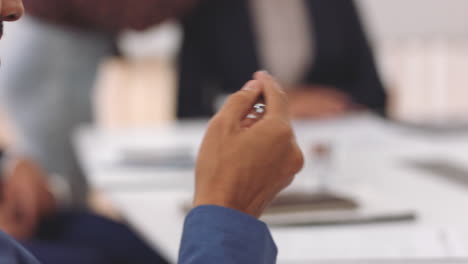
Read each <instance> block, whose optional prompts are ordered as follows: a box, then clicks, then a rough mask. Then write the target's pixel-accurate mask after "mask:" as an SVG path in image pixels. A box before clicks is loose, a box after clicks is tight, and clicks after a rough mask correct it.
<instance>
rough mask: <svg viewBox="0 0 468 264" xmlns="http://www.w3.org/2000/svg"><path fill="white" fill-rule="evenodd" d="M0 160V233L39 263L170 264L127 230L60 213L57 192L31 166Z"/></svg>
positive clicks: (91, 216)
mask: <svg viewBox="0 0 468 264" xmlns="http://www.w3.org/2000/svg"><path fill="white" fill-rule="evenodd" d="M0 156H1V158H0V164H2V165H3V166H2V168H1V169H0V171H1V173H0V176H1V178H0V182H1V183H2V184H1V185H0V193H1V194H2V195H1V199H0V230H2V231H3V232H5V233H7V234H9V235H10V236H12V237H13V238H15V239H17V240H18V241H20V243H21V244H22V245H23V247H24V248H26V249H27V250H28V251H29V252H30V253H32V254H33V255H34V256H35V257H36V258H37V259H38V260H39V261H40V262H41V263H47V264H61V263H69V264H75V263H76V264H130V263H132V264H133V263H141V264H143V263H155V264H166V263H167V262H166V260H164V259H163V258H162V257H161V256H159V255H158V253H156V252H155V251H154V250H153V249H152V248H151V247H150V246H149V245H147V244H146V243H145V242H143V241H142V240H141V239H140V238H139V237H138V236H137V235H136V234H134V233H133V231H131V230H130V229H129V228H128V227H127V226H126V225H124V224H121V223H117V222H114V221H112V220H109V219H106V218H103V217H101V216H98V215H94V214H91V213H88V212H86V211H84V210H76V209H74V210H69V209H67V210H64V209H59V207H58V206H57V198H56V197H57V196H58V195H59V193H57V192H54V190H53V189H51V188H50V187H49V184H48V182H47V177H46V174H45V173H44V172H43V171H42V169H41V168H40V167H39V166H38V165H37V164H35V163H34V162H33V161H31V160H29V159H27V158H22V157H12V156H10V157H9V156H8V155H7V156H5V155H3V153H1V152H0ZM0 252H1V251H0ZM0 262H1V261H0ZM2 263H3V262H2Z"/></svg>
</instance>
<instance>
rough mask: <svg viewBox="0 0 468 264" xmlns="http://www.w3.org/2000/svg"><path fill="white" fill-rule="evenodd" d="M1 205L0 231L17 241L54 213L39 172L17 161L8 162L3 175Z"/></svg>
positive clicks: (26, 162)
mask: <svg viewBox="0 0 468 264" xmlns="http://www.w3.org/2000/svg"><path fill="white" fill-rule="evenodd" d="M4 173H6V174H8V175H7V177H6V179H5V181H4V182H3V184H2V200H1V203H0V228H1V229H2V230H3V231H5V232H6V233H8V234H10V235H11V236H13V237H15V238H17V239H25V238H29V237H31V236H32V235H33V233H34V231H35V229H36V226H37V224H38V223H39V221H40V218H41V217H42V216H44V215H47V214H49V213H52V212H53V211H54V210H55V201H54V198H53V196H52V194H51V193H50V191H49V189H48V186H47V182H46V180H45V177H44V175H43V172H42V171H41V169H40V168H39V167H38V166H36V165H35V164H34V163H33V162H31V161H29V160H26V159H18V160H14V161H12V162H10V163H9V164H8V166H7V169H6V171H5V172H4Z"/></svg>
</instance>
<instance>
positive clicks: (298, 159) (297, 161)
mask: <svg viewBox="0 0 468 264" xmlns="http://www.w3.org/2000/svg"><path fill="white" fill-rule="evenodd" d="M304 162H305V161H304V155H303V154H302V151H301V150H300V149H299V148H297V149H296V151H295V155H294V158H293V168H294V171H295V173H297V172H299V171H301V170H302V168H303V167H304Z"/></svg>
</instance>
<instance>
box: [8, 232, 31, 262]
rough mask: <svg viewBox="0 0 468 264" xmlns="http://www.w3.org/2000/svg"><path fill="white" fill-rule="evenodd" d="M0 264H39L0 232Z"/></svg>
mask: <svg viewBox="0 0 468 264" xmlns="http://www.w3.org/2000/svg"><path fill="white" fill-rule="evenodd" d="M0 263H1V264H3V263H5V264H6V263H8V264H39V261H37V260H36V259H35V258H34V257H33V256H32V255H31V254H30V253H29V252H27V251H26V250H25V249H24V248H23V247H22V246H20V245H19V244H18V243H17V242H16V241H14V240H13V239H11V238H10V237H9V236H7V235H6V234H5V233H3V232H1V231H0Z"/></svg>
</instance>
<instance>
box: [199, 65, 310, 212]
mask: <svg viewBox="0 0 468 264" xmlns="http://www.w3.org/2000/svg"><path fill="white" fill-rule="evenodd" d="M261 96H263V99H264V100H265V104H266V113H265V114H264V116H263V117H262V118H261V119H260V120H258V121H256V122H255V123H253V124H250V125H249V126H245V125H244V123H245V117H246V115H247V114H248V113H249V112H250V111H251V109H252V106H253V105H254V104H255V103H256V102H257V101H258V100H259V98H260V97H261ZM288 116H289V114H288V104H287V98H286V94H285V93H284V92H283V90H282V89H281V87H280V85H279V84H278V83H277V82H276V81H275V80H274V79H273V78H272V77H271V76H270V75H269V74H267V73H265V72H258V73H256V74H255V80H253V81H250V82H248V83H247V84H246V85H245V86H244V88H242V89H241V90H240V91H239V92H237V93H235V94H233V95H231V96H230V98H229V99H228V100H227V102H226V103H225V105H224V107H223V108H222V109H221V110H220V112H219V113H218V114H216V115H215V116H214V117H213V119H212V120H211V122H210V124H209V126H208V130H207V132H206V135H205V138H204V140H203V143H202V145H201V149H200V152H199V156H198V160H197V167H196V190H195V198H194V206H200V205H218V206H223V207H228V208H232V209H236V210H239V211H242V212H244V213H247V214H250V215H252V216H254V217H259V216H260V215H261V214H262V212H263V210H264V209H265V208H266V207H267V206H268V204H269V203H270V202H271V201H272V200H273V199H274V198H275V196H276V195H277V194H278V193H279V192H280V191H281V190H283V189H284V188H285V187H287V186H288V185H289V184H290V183H291V182H292V180H293V178H294V176H295V174H296V173H297V172H299V171H300V170H301V168H302V166H303V156H302V152H301V151H300V149H299V147H298V146H297V143H296V140H295V137H294V133H293V130H292V128H291V125H290V122H289V118H288Z"/></svg>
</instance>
